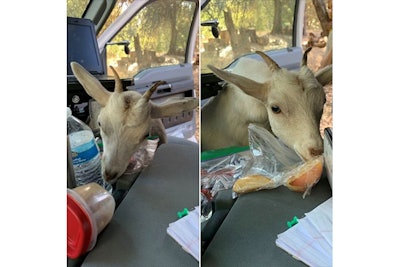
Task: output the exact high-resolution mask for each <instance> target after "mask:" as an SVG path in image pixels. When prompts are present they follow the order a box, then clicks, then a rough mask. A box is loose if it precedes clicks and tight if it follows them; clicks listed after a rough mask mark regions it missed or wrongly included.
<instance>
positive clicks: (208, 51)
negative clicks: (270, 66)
mask: <svg viewBox="0 0 400 267" xmlns="http://www.w3.org/2000/svg"><path fill="white" fill-rule="evenodd" d="M295 12H296V1H295V0H281V1H276V0H247V1H236V0H226V1H225V0H224V1H221V0H211V1H209V2H208V3H207V5H206V6H205V7H204V8H203V9H202V11H201V23H202V27H201V44H200V52H201V60H202V64H201V73H209V72H211V71H210V70H209V69H208V68H207V64H212V65H214V66H216V67H219V68H223V67H226V66H227V65H228V64H229V63H231V62H232V61H233V60H234V59H236V58H238V57H239V56H241V55H244V54H249V53H254V52H255V51H256V50H260V51H268V50H277V49H282V48H288V47H292V46H294V43H293V42H294V40H293V36H294V30H295V26H294V25H295V23H294V17H295V15H294V14H295ZM216 22H217V24H216ZM213 24H214V25H213ZM213 26H214V27H213ZM213 32H214V34H213ZM216 37H217V38H216Z"/></svg>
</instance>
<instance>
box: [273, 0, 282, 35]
mask: <svg viewBox="0 0 400 267" xmlns="http://www.w3.org/2000/svg"><path fill="white" fill-rule="evenodd" d="M274 8H275V16H274V24H273V27H272V31H271V33H272V34H276V33H278V34H279V33H282V16H281V10H282V2H281V0H275V1H274Z"/></svg>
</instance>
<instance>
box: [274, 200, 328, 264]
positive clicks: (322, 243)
mask: <svg viewBox="0 0 400 267" xmlns="http://www.w3.org/2000/svg"><path fill="white" fill-rule="evenodd" d="M305 215H306V216H305V217H304V218H302V219H299V220H298V223H297V224H296V225H294V226H293V227H291V228H289V229H288V230H286V231H285V232H283V233H281V234H279V235H278V238H277V239H276V245H277V246H278V247H280V248H282V249H283V250H285V251H286V252H288V253H289V254H291V255H292V256H293V257H294V258H296V259H298V260H300V261H302V262H304V263H305V264H307V265H309V266H332V198H330V199H328V200H326V201H325V202H324V203H322V204H321V205H319V206H318V207H316V208H315V209H314V210H312V211H311V212H309V213H306V214H305Z"/></svg>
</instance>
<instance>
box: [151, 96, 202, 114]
mask: <svg viewBox="0 0 400 267" xmlns="http://www.w3.org/2000/svg"><path fill="white" fill-rule="evenodd" d="M198 106H199V100H198V99H197V98H194V97H184V98H169V99H168V100H166V101H165V102H163V103H159V104H155V103H152V106H151V112H150V114H151V118H152V119H159V118H164V117H170V116H174V115H177V114H180V113H182V112H184V111H191V110H193V109H195V108H196V107H198Z"/></svg>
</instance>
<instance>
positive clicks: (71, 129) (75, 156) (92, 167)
mask: <svg viewBox="0 0 400 267" xmlns="http://www.w3.org/2000/svg"><path fill="white" fill-rule="evenodd" d="M67 134H68V137H69V142H70V146H71V154H72V165H73V168H74V172H75V183H76V186H81V185H84V184H88V183H91V182H96V183H98V184H99V185H101V186H103V187H104V188H105V189H106V190H108V191H110V192H111V190H112V186H111V185H110V184H108V183H106V182H105V181H104V180H103V177H102V175H101V156H100V150H99V148H98V146H97V143H96V141H95V139H94V134H93V132H92V129H91V128H90V127H89V126H87V125H86V124H85V123H84V122H82V121H81V120H79V119H78V118H76V117H74V116H73V115H72V112H71V109H70V108H69V107H67Z"/></svg>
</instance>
